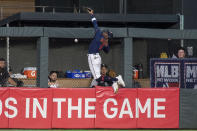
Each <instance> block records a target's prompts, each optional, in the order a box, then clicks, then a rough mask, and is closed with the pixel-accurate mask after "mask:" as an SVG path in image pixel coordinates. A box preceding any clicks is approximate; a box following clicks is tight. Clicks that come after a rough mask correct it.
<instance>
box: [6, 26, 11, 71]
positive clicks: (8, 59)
mask: <svg viewBox="0 0 197 131" xmlns="http://www.w3.org/2000/svg"><path fill="white" fill-rule="evenodd" d="M6 26H7V28H9V24H6ZM6 46H7V51H6V53H7V58H6V59H7V71H8V72H9V70H10V37H6Z"/></svg>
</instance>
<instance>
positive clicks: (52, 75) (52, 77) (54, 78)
mask: <svg viewBox="0 0 197 131" xmlns="http://www.w3.org/2000/svg"><path fill="white" fill-rule="evenodd" d="M50 78H51V80H52V81H56V80H57V73H53V74H51V75H50Z"/></svg>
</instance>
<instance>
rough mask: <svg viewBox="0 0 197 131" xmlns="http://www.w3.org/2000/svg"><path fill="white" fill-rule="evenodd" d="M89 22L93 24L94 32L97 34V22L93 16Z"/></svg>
mask: <svg viewBox="0 0 197 131" xmlns="http://www.w3.org/2000/svg"><path fill="white" fill-rule="evenodd" d="M91 21H92V23H93V26H94V29H95V32H97V31H98V30H99V28H98V24H97V21H96V18H95V16H94V15H91Z"/></svg>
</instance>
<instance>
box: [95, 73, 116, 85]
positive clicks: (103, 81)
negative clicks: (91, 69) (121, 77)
mask: <svg viewBox="0 0 197 131" xmlns="http://www.w3.org/2000/svg"><path fill="white" fill-rule="evenodd" d="M96 81H97V82H98V86H112V84H113V82H116V81H118V79H117V78H112V77H110V76H108V75H106V76H100V77H99V78H98V79H96Z"/></svg>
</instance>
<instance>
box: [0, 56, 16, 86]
mask: <svg viewBox="0 0 197 131" xmlns="http://www.w3.org/2000/svg"><path fill="white" fill-rule="evenodd" d="M7 83H9V84H11V85H13V86H17V83H16V82H15V81H14V80H13V79H12V78H11V77H10V75H9V72H8V71H7V68H6V61H5V59H4V58H0V87H6V86H7Z"/></svg>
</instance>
